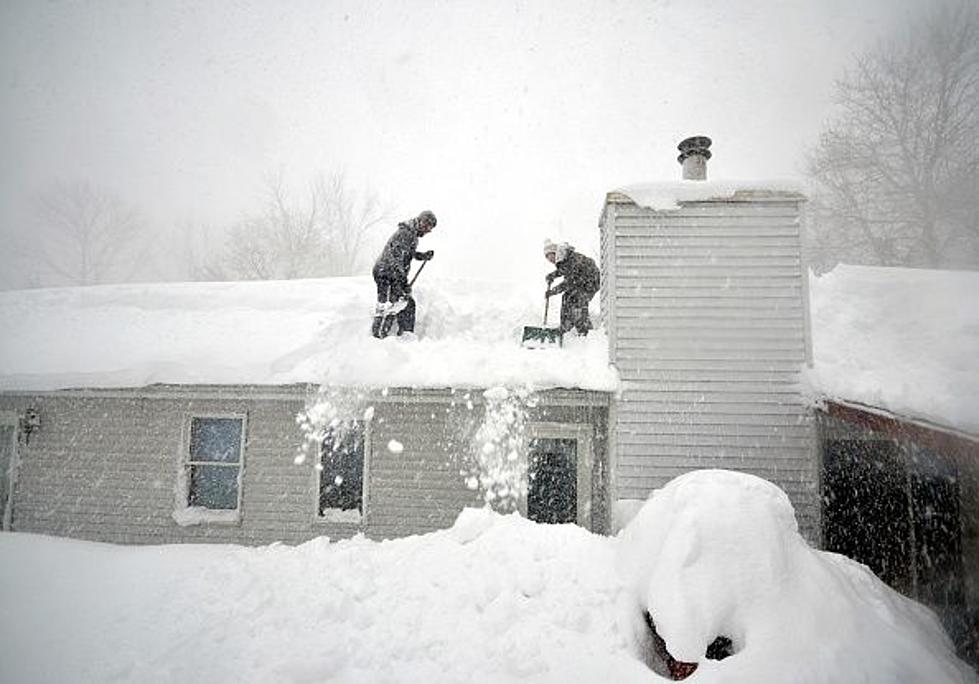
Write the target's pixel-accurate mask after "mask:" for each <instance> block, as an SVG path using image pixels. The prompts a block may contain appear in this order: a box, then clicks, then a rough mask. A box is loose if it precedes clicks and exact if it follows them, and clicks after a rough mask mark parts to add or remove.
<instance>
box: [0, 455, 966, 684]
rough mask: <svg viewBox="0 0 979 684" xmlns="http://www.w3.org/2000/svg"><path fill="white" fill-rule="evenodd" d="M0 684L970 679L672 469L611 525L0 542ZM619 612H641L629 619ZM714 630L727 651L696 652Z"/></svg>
mask: <svg viewBox="0 0 979 684" xmlns="http://www.w3.org/2000/svg"><path fill="white" fill-rule="evenodd" d="M0 586H2V587H3V590H4V591H3V596H4V599H3V601H2V602H0V636H2V638H0V681H5V682H6V681H10V682H35V681H51V682H54V681H99V682H102V681H131V682H170V681H197V682H229V681H234V682H326V681H331V682H418V681H427V682H452V683H455V682H516V681H532V682H555V683H557V682H560V683H561V684H564V683H566V682H623V683H625V682H653V681H662V680H661V679H659V678H658V677H657V675H655V674H653V672H652V671H651V670H650V669H648V667H647V666H646V665H645V664H644V663H643V660H644V659H645V654H644V653H643V652H641V650H640V644H641V642H642V635H641V633H640V631H639V630H641V628H642V624H643V623H642V620H641V614H642V610H643V609H649V610H650V611H651V612H652V613H653V614H654V615H655V619H656V622H657V627H658V628H659V630H660V631H661V632H662V634H663V635H665V637H666V639H667V643H668V646H669V648H670V649H671V651H672V652H673V653H674V655H677V656H682V657H683V658H686V659H688V660H690V661H697V662H699V663H700V665H699V669H698V670H697V672H696V673H695V674H694V675H693V676H692V677H691V678H690V679H689V680H688V681H690V682H752V683H757V682H780V683H781V682H855V681H867V682H970V681H972V682H974V681H975V677H974V675H973V674H972V673H971V672H970V671H969V670H968V668H967V667H966V666H964V665H963V664H962V663H960V662H959V661H957V660H956V659H955V658H954V657H953V656H952V654H951V651H950V647H949V643H948V640H947V639H946V638H945V637H944V635H943V634H942V632H941V630H940V629H939V627H938V625H937V622H936V620H935V618H934V616H932V615H931V614H930V613H929V612H928V611H927V610H925V609H924V608H921V607H920V606H918V605H916V604H914V603H912V602H911V601H909V600H907V599H904V598H902V597H900V596H898V595H897V594H895V593H894V592H892V591H891V590H890V589H887V588H886V587H885V586H884V585H883V584H881V583H880V582H879V581H878V580H877V579H876V578H874V577H873V575H871V574H870V573H869V572H868V571H867V570H866V569H864V568H863V567H861V566H857V565H856V564H854V563H852V562H849V561H846V560H845V559H843V558H841V557H839V556H836V555H833V554H827V553H821V552H819V551H815V550H813V549H811V548H809V547H808V546H806V544H805V543H804V542H803V541H802V539H801V538H800V537H799V536H798V534H797V532H796V528H795V520H794V516H793V512H792V509H791V507H790V505H789V502H788V499H787V497H786V496H785V495H784V494H783V493H782V492H781V491H780V490H778V489H777V488H775V487H774V486H773V485H770V484H768V483H766V482H764V481H761V480H758V479H757V478H753V477H751V476H748V475H739V474H734V473H728V472H722V471H704V472H699V473H694V474H688V475H685V476H683V477H681V478H679V479H677V480H675V481H674V482H672V483H670V484H669V485H667V486H666V487H665V488H664V489H663V490H661V491H659V492H658V493H656V495H655V496H654V497H653V498H652V499H651V500H650V501H649V502H647V503H646V505H645V507H644V508H643V509H642V511H641V512H640V514H639V516H638V517H637V518H636V519H635V520H634V521H633V523H632V525H631V526H630V527H628V528H627V530H626V531H624V532H623V534H622V535H620V536H619V537H617V538H608V537H601V536H597V535H593V534H590V533H588V532H586V531H585V530H583V529H581V528H579V527H577V526H574V525H539V524H535V523H532V522H529V521H527V520H524V519H521V518H519V517H516V516H500V515H497V514H495V513H491V512H489V511H487V510H477V509H469V510H466V511H464V512H463V513H462V514H461V515H460V517H459V519H458V520H457V522H456V524H455V525H454V526H453V527H452V528H451V529H448V530H443V531H440V532H434V533H431V534H427V535H424V536H417V537H409V538H406V539H400V540H396V541H385V542H372V541H367V540H365V539H363V538H355V539H353V540H348V541H342V542H338V543H328V541H327V540H326V539H318V540H314V541H311V542H308V543H306V544H303V545H301V546H297V547H289V546H282V545H273V546H270V547H264V548H243V547H236V546H215V545H199V546H193V545H184V546H163V547H115V546H110V545H104V544H95V543H90V542H79V541H69V540H60V539H51V538H44V537H38V536H31V535H23V534H5V535H0ZM637 617H638V618H640V619H639V620H638V624H637ZM719 634H723V635H727V636H729V637H730V638H731V639H732V640H733V643H734V650H735V654H734V655H733V656H732V657H729V658H727V659H725V660H721V661H707V660H704V658H703V657H702V656H703V650H704V647H705V644H706V641H707V640H709V639H712V638H713V637H715V636H717V635H719Z"/></svg>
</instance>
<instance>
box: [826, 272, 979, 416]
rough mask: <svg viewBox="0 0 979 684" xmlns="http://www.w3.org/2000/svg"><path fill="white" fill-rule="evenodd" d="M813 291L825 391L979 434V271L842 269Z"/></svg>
mask: <svg viewBox="0 0 979 684" xmlns="http://www.w3.org/2000/svg"><path fill="white" fill-rule="evenodd" d="M810 291H811V301H812V306H811V316H812V339H813V368H812V369H811V372H810V373H809V378H810V382H811V384H812V386H813V388H814V389H815V391H816V392H817V393H818V394H820V395H823V396H826V397H828V398H831V399H840V400H844V401H851V402H859V403H862V404H867V405H869V406H875V407H878V408H882V409H886V410H888V411H890V412H892V413H895V414H898V415H904V416H908V417H911V418H918V419H923V420H927V421H931V422H934V423H937V424H940V425H944V426H947V427H952V428H956V429H959V430H962V431H965V432H970V433H972V434H979V362H977V361H979V272H975V271H935V270H926V269H911V268H881V267H872V266H847V265H842V264H841V265H839V266H837V267H836V268H834V269H833V270H832V271H830V272H829V273H825V274H823V275H822V276H820V277H818V278H815V277H814V278H812V279H811V281H810Z"/></svg>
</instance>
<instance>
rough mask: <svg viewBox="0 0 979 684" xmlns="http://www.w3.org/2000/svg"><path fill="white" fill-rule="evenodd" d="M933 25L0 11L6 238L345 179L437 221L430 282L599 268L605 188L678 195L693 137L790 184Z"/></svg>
mask: <svg viewBox="0 0 979 684" xmlns="http://www.w3.org/2000/svg"><path fill="white" fill-rule="evenodd" d="M931 4H933V3H932V2H929V1H928V0H900V1H899V0H859V1H858V2H853V0H751V1H734V0H717V1H709V0H696V1H695V0H684V1H677V2H671V1H669V0H661V1H648V0H647V1H638V0H636V1H622V2H578V1H576V0H554V1H551V2H514V1H512V0H509V1H508V0H503V1H499V2H496V1H494V2H407V1H402V2H360V1H356V2H327V1H323V0H320V1H311V2H298V1H294V2H258V1H251V0H242V1H239V2H216V1H215V2H206V3H191V2H177V1H166V2H164V1H160V2H136V1H132V2H94V1H93V2H47V3H41V2H36V1H34V0H23V1H19V2H11V1H9V0H8V1H7V2H4V3H3V4H2V5H0V70H2V71H0V76H2V78H0V237H2V236H4V235H6V236H9V235H10V234H11V233H12V232H13V231H22V230H29V229H30V228H29V227H30V222H31V219H30V217H31V213H30V210H31V201H32V199H33V198H34V197H36V196H37V194H38V193H39V192H40V191H42V190H43V189H44V188H45V187H46V186H47V185H48V184H50V183H51V182H52V181H55V180H59V179H60V180H73V179H86V180H89V181H91V182H93V183H96V184H98V185H101V186H105V187H107V188H110V189H111V190H113V191H114V192H115V193H117V194H118V195H119V196H120V197H122V198H123V199H125V200H126V201H127V202H129V203H131V204H132V205H134V206H135V207H136V208H137V209H139V211H140V212H141V214H142V216H143V218H144V220H145V221H146V223H147V224H149V225H150V226H151V227H152V228H153V229H154V230H155V231H157V232H158V233H159V234H161V235H166V234H169V232H171V231H174V230H175V227H176V226H177V225H178V224H179V223H180V222H186V221H194V222H199V223H203V224H209V225H213V226H218V227H223V226H226V225H229V224H230V223H232V222H233V221H235V220H236V219H237V218H240V217H241V216H242V215H243V214H244V213H246V212H248V211H252V210H254V209H255V208H256V206H257V205H258V204H259V201H260V198H261V193H262V192H263V185H262V183H263V179H264V178H265V177H266V176H267V174H268V173H270V172H282V173H283V174H284V177H285V179H286V181H287V182H288V183H291V184H292V185H293V186H294V187H296V188H297V189H299V188H301V187H302V186H303V185H304V184H305V183H306V182H307V181H309V180H310V179H311V178H312V176H313V174H315V173H316V172H317V171H330V170H332V169H336V168H344V169H346V170H347V171H348V174H349V176H350V178H351V180H352V182H353V183H354V184H355V185H358V186H361V185H370V187H372V188H373V189H375V190H376V191H377V192H378V193H379V194H380V196H381V197H382V198H383V199H385V200H386V201H387V202H388V203H389V204H390V205H391V207H392V208H393V209H394V218H405V217H408V216H411V215H414V214H415V213H417V212H418V211H420V210H422V209H426V208H428V209H432V210H433V211H435V212H436V214H437V215H438V216H439V227H438V228H437V229H436V232H435V233H433V234H432V235H431V236H429V237H427V238H425V240H424V244H423V246H424V247H425V248H434V249H435V250H436V252H437V255H436V261H435V262H433V265H432V266H431V267H430V268H431V270H432V271H436V270H437V271H438V272H439V273H440V274H442V275H450V276H477V277H500V276H501V275H502V276H503V277H517V278H523V277H525V276H528V274H533V275H534V277H537V274H538V272H540V273H543V272H544V271H546V270H547V268H546V267H547V264H546V263H545V262H544V261H543V259H542V257H541V255H540V245H541V242H542V240H543V238H544V237H545V236H548V237H551V238H555V239H568V240H570V241H572V242H574V243H576V244H577V245H578V246H579V247H580V248H581V249H582V250H583V251H586V252H594V251H595V250H596V249H597V238H598V236H597V229H596V225H597V219H598V214H599V212H600V209H601V206H602V202H603V199H604V196H605V193H606V192H607V191H609V190H612V189H614V188H616V187H618V186H621V185H626V184H630V183H636V182H645V181H654V180H671V179H676V178H679V173H680V167H679V165H678V164H677V162H676V155H677V151H676V144H677V142H679V141H680V140H681V139H682V138H684V137H686V136H688V135H692V134H706V135H709V136H711V137H712V138H713V139H714V147H713V152H714V158H713V159H712V160H711V161H710V164H709V171H708V173H709V176H710V177H711V178H716V179H731V178H781V177H787V176H798V175H800V174H801V172H802V169H803V163H804V162H803V153H804V150H805V149H806V147H808V146H811V145H812V144H813V143H814V142H815V139H816V136H817V134H818V131H819V129H820V127H821V125H822V124H823V123H824V122H825V121H826V119H827V118H828V117H829V115H830V114H831V95H832V85H833V80H834V78H837V77H839V76H840V75H841V73H842V70H843V69H844V68H845V67H846V66H848V65H849V64H850V63H851V62H852V59H853V57H854V56H855V55H856V54H857V53H859V52H861V51H863V50H865V49H866V48H867V47H869V46H870V45H872V44H873V43H874V41H876V40H878V39H880V38H881V37H882V36H886V35H888V34H891V33H893V32H894V31H895V30H901V29H903V28H905V27H907V25H908V24H909V23H910V22H911V21H913V19H914V18H915V17H916V16H919V15H920V14H921V13H922V11H923V10H926V9H927V8H928V7H929V6H930V5H931ZM392 227H393V226H392ZM381 232H382V234H383V235H382V237H385V236H386V234H387V232H389V229H388V228H385V229H384V230H382V231H381ZM4 254H6V252H5V251H4V250H0V270H3V269H7V268H9V265H8V263H7V262H6V261H5V258H6V257H5V256H3V255H4ZM2 281H3V278H0V282H2Z"/></svg>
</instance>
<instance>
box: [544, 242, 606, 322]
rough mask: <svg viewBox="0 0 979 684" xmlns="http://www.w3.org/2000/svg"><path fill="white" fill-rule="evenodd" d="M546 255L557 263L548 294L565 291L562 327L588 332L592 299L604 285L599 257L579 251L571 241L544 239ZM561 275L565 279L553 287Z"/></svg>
mask: <svg viewBox="0 0 979 684" xmlns="http://www.w3.org/2000/svg"><path fill="white" fill-rule="evenodd" d="M544 257H545V258H546V259H547V260H548V261H550V262H551V263H552V264H554V266H555V270H554V272H552V273H548V274H547V286H548V288H549V289H548V290H547V296H548V297H553V296H554V295H558V294H562V295H563V296H562V297H561V330H562V332H568V331H569V330H571V329H572V328H574V329H575V330H576V331H577V332H578V334H579V335H587V334H588V331H589V330H591V328H592V325H591V318H590V317H589V316H588V303H589V302H591V300H592V297H594V296H595V293H596V292H598V289H599V288H600V287H601V282H602V276H601V273H600V272H599V270H598V266H596V265H595V261H594V260H593V259H590V258H589V257H586V256H585V255H584V254H579V253H578V252H576V251H575V249H574V247H572V246H571V245H569V244H568V243H567V242H560V243H555V242H552V241H551V240H545V241H544ZM557 278H562V281H561V282H560V283H558V284H557V285H556V286H554V287H551V283H553V282H554V280H556V279H557Z"/></svg>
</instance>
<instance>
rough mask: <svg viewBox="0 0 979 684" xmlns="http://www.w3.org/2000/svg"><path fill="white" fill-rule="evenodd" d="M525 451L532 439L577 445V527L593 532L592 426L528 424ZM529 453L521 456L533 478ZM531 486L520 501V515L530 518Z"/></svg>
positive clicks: (525, 451)
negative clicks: (528, 494)
mask: <svg viewBox="0 0 979 684" xmlns="http://www.w3.org/2000/svg"><path fill="white" fill-rule="evenodd" d="M524 439H525V447H526V445H527V444H529V442H530V440H532V439H573V440H575V441H576V442H577V444H578V446H577V450H576V451H577V461H578V463H577V466H578V473H577V475H578V477H577V483H576V485H577V486H576V490H577V492H576V493H577V499H578V500H577V513H578V516H577V518H578V519H577V524H578V525H579V526H581V527H584V528H585V529H586V530H590V529H591V505H592V501H591V490H592V461H593V451H592V426H591V425H586V424H583V423H528V424H527V426H526V428H525V431H524ZM528 452H529V449H527V448H525V449H524V451H523V453H522V454H521V459H522V460H523V463H521V466H522V467H523V472H525V473H527V477H528V478H529V477H530V464H529V463H528ZM529 487H530V482H529V480H528V482H527V486H526V487H524V489H523V494H522V495H521V496H520V499H519V500H518V501H517V508H518V510H519V511H520V515H522V516H523V517H525V518H526V517H527V492H528V491H529Z"/></svg>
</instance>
